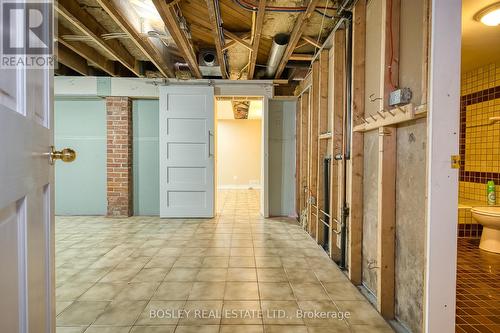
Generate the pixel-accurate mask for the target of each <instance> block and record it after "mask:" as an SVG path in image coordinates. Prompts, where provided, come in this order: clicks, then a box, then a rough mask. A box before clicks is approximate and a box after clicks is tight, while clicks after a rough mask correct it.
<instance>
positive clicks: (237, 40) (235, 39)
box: [224, 29, 253, 52]
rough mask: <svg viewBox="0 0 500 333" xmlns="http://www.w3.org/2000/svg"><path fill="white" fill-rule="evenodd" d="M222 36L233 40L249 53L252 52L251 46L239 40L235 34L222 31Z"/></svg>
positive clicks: (241, 39)
mask: <svg viewBox="0 0 500 333" xmlns="http://www.w3.org/2000/svg"><path fill="white" fill-rule="evenodd" d="M224 35H226V36H227V37H229V38H231V39H232V40H234V41H235V42H237V43H238V44H240V45H242V46H244V47H246V48H247V49H248V50H249V51H250V52H252V51H253V47H252V45H250V44H249V43H247V42H246V41H244V40H243V38H240V36H238V35H237V34H235V33H232V32H231V31H228V30H226V29H224Z"/></svg>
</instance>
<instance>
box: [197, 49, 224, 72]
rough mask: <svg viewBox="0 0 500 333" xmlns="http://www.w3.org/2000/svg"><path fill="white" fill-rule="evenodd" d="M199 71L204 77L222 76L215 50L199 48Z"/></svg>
mask: <svg viewBox="0 0 500 333" xmlns="http://www.w3.org/2000/svg"><path fill="white" fill-rule="evenodd" d="M198 64H199V66H198V67H199V68H200V72H201V74H202V75H203V76H204V77H222V72H221V69H220V64H219V61H218V59H217V52H216V51H215V50H213V49H206V50H201V51H200V53H199V55H198Z"/></svg>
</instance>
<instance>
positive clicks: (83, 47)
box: [57, 23, 117, 76]
mask: <svg viewBox="0 0 500 333" xmlns="http://www.w3.org/2000/svg"><path fill="white" fill-rule="evenodd" d="M57 32H58V34H59V37H58V39H57V41H58V43H59V45H64V46H66V47H67V48H68V49H70V50H71V51H73V52H75V53H76V54H78V55H79V56H80V57H83V58H85V59H86V60H87V61H88V62H90V63H92V64H93V65H95V66H96V67H97V68H99V69H100V70H102V71H103V72H105V73H108V74H109V75H111V76H117V73H116V70H115V63H114V61H111V60H109V59H106V58H105V57H104V56H102V55H101V54H100V53H98V52H96V51H95V50H94V49H93V48H92V47H90V46H89V45H87V44H85V43H83V42H79V41H67V40H65V39H64V37H63V36H66V35H73V32H72V31H71V30H69V29H68V28H66V27H65V26H63V25H61V24H60V23H59V25H58V27H57Z"/></svg>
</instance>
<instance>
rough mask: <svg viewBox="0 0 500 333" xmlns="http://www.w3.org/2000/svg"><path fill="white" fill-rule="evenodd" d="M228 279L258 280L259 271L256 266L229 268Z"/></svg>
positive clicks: (240, 280)
mask: <svg viewBox="0 0 500 333" xmlns="http://www.w3.org/2000/svg"><path fill="white" fill-rule="evenodd" d="M227 281H236V282H247V281H257V272H256V270H255V268H229V269H228V270H227Z"/></svg>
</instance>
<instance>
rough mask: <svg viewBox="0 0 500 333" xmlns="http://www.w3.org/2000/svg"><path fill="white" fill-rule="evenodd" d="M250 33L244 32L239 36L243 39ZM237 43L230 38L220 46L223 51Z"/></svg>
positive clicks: (248, 36)
mask: <svg viewBox="0 0 500 333" xmlns="http://www.w3.org/2000/svg"><path fill="white" fill-rule="evenodd" d="M250 35H251V33H249V32H246V33H245V34H243V35H241V36H240V38H241V39H243V40H245V39H248V38H250ZM237 44H238V42H237V41H235V40H232V39H231V40H230V41H229V42H227V43H226V45H224V47H223V48H222V50H223V51H225V50H228V49H230V48H232V47H233V46H235V45H237Z"/></svg>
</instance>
